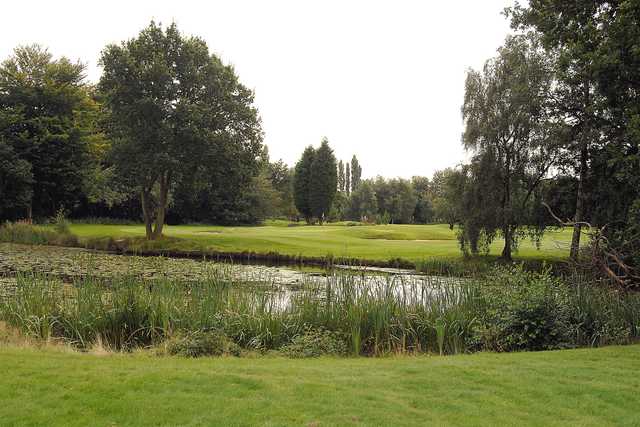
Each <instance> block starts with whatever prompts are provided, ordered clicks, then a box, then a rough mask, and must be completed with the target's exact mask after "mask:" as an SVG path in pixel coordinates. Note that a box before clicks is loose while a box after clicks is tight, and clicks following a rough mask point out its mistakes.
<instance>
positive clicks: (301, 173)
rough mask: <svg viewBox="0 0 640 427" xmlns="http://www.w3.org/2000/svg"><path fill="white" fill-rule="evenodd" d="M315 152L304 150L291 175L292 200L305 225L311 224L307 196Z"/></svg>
mask: <svg viewBox="0 0 640 427" xmlns="http://www.w3.org/2000/svg"><path fill="white" fill-rule="evenodd" d="M315 155H316V150H315V149H314V148H313V146H311V145H310V146H308V147H307V148H305V149H304V152H303V153H302V157H301V158H300V160H299V161H298V163H296V167H295V169H294V175H293V199H294V201H295V205H296V208H297V209H298V212H300V214H301V215H302V216H303V217H304V219H305V220H306V221H307V223H311V220H312V218H313V211H312V209H311V202H310V200H309V194H310V193H311V181H312V176H311V168H312V166H313V161H314V159H315Z"/></svg>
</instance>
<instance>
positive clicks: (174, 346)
mask: <svg viewBox="0 0 640 427" xmlns="http://www.w3.org/2000/svg"><path fill="white" fill-rule="evenodd" d="M167 352H168V353H169V354H171V355H173V356H184V357H202V356H222V355H223V354H225V355H233V356H239V355H240V347H238V345H237V344H236V343H234V342H233V341H231V340H230V339H229V338H228V337H227V336H226V335H224V334H222V333H220V332H218V331H194V332H188V333H185V334H184V335H181V336H178V337H176V338H173V339H170V340H169V341H168V342H167Z"/></svg>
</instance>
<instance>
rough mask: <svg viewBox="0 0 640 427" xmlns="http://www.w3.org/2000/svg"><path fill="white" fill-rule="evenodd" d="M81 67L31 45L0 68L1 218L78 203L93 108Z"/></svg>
mask: <svg viewBox="0 0 640 427" xmlns="http://www.w3.org/2000/svg"><path fill="white" fill-rule="evenodd" d="M84 69H85V67H84V65H83V64H81V63H73V62H71V61H70V60H68V59H67V58H64V57H63V58H60V59H53V56H52V55H51V54H50V53H49V52H48V51H47V50H45V49H43V48H41V47H40V46H37V45H32V46H25V47H19V48H16V49H15V51H14V54H13V56H11V57H9V58H8V59H6V60H5V61H4V62H3V63H2V65H1V66H0V191H1V193H0V194H1V197H0V218H2V219H16V218H27V217H28V218H32V217H36V218H43V217H48V216H51V215H53V214H54V213H55V212H56V211H57V210H58V209H60V208H66V209H71V208H73V207H75V206H76V205H77V204H78V203H79V202H80V200H81V197H82V194H84V191H85V189H86V187H87V186H88V181H89V180H90V178H91V170H92V168H93V157H92V155H91V151H92V145H93V142H94V141H93V140H92V138H91V133H92V132H94V129H93V127H92V126H93V119H92V118H93V114H94V113H95V110H96V106H95V103H94V102H93V100H92V99H91V96H90V88H89V87H88V86H87V84H86V83H85V82H84Z"/></svg>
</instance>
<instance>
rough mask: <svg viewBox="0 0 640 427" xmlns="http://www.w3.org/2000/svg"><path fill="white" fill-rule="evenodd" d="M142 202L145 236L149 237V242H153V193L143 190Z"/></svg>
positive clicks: (141, 194) (141, 193)
mask: <svg viewBox="0 0 640 427" xmlns="http://www.w3.org/2000/svg"><path fill="white" fill-rule="evenodd" d="M140 201H141V203H142V218H143V220H144V227H145V235H146V237H147V240H152V239H153V230H152V228H151V223H152V218H151V210H152V207H151V206H150V202H151V191H150V190H147V189H144V188H143V189H142V191H141V192H140Z"/></svg>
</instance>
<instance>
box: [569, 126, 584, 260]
mask: <svg viewBox="0 0 640 427" xmlns="http://www.w3.org/2000/svg"><path fill="white" fill-rule="evenodd" d="M587 156H588V152H587V142H586V138H585V140H584V141H583V143H582V149H581V150H580V180H579V181H578V194H577V196H576V213H575V215H574V217H573V222H574V225H573V237H572V238H571V254H570V257H571V259H572V260H574V261H575V260H577V259H578V253H579V252H580V234H581V230H582V224H581V222H582V221H583V220H584V199H585V191H584V182H585V180H586V178H587V167H588V166H587Z"/></svg>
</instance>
